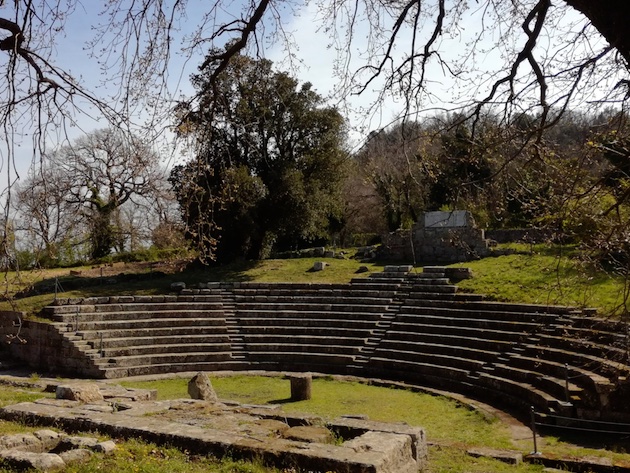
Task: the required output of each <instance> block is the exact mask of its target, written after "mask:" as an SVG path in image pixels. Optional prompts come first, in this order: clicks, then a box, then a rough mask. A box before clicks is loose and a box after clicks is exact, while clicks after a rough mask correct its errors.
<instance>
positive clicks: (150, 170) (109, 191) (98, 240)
mask: <svg viewBox="0 0 630 473" xmlns="http://www.w3.org/2000/svg"><path fill="white" fill-rule="evenodd" d="M49 159H50V160H51V162H52V165H53V166H54V168H55V169H57V170H58V172H60V173H62V174H63V175H65V176H67V179H68V182H69V185H68V187H67V194H66V201H67V203H68V204H70V205H73V206H75V207H76V208H77V209H79V211H80V212H81V213H82V215H83V217H84V218H85V219H86V221H87V222H88V224H89V226H90V240H91V243H92V257H94V258H98V257H102V256H106V255H107V254H109V252H110V250H111V249H112V248H113V247H116V248H118V249H120V248H121V247H123V242H122V241H121V240H120V238H121V233H120V232H119V231H118V230H117V228H116V225H115V221H114V217H116V216H117V215H118V214H117V212H118V210H119V209H120V207H121V206H123V205H124V204H125V203H127V202H128V201H132V200H133V199H134V198H138V197H148V196H150V195H151V194H152V193H153V192H154V190H155V188H156V182H157V181H160V180H161V179H163V177H164V176H163V173H162V171H161V169H160V167H159V158H158V156H157V155H156V153H155V152H154V151H153V150H152V149H151V148H150V147H149V146H147V145H146V144H145V143H143V142H142V141H141V140H139V139H138V138H136V137H135V136H132V135H127V134H124V133H123V132H121V131H119V130H115V129H104V130H99V131H95V132H93V133H91V134H89V135H86V136H85V137H83V138H80V139H78V140H76V141H75V142H74V143H73V144H72V145H69V146H65V147H63V148H61V149H60V150H59V151H58V152H56V153H55V154H54V155H53V156H51V157H50V158H49Z"/></svg>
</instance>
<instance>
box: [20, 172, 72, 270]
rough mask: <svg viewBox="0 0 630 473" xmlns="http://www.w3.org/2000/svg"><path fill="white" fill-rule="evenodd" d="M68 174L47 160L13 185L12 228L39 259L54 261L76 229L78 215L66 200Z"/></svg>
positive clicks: (68, 182) (68, 185)
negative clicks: (13, 216)
mask: <svg viewBox="0 0 630 473" xmlns="http://www.w3.org/2000/svg"><path fill="white" fill-rule="evenodd" d="M68 177H69V176H67V175H65V174H64V173H62V172H61V171H60V170H59V169H57V168H54V167H53V166H51V165H50V164H49V163H47V164H46V165H44V166H42V167H39V168H37V169H33V170H32V171H31V173H30V174H29V175H28V176H27V177H26V179H25V180H23V181H21V182H20V183H19V184H18V186H17V189H16V200H15V204H16V205H15V206H16V222H17V224H16V226H17V228H16V231H17V232H18V234H20V233H21V234H22V235H26V237H25V238H23V239H24V240H26V241H27V242H28V243H29V248H28V249H29V250H30V251H32V252H33V253H36V254H38V256H39V257H38V259H39V260H49V261H50V262H54V261H56V260H58V259H59V257H60V255H59V251H60V250H61V248H62V247H64V246H66V245H69V244H70V240H72V239H73V237H74V236H75V235H76V234H77V233H79V230H78V229H79V227H80V225H81V221H82V219H81V215H80V214H79V213H78V212H77V211H76V210H77V209H76V208H74V207H73V206H71V205H70V204H69V203H68V201H67V197H68V194H67V192H68V190H69V188H70V181H69V179H68Z"/></svg>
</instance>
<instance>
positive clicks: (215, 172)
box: [171, 56, 344, 261]
mask: <svg viewBox="0 0 630 473" xmlns="http://www.w3.org/2000/svg"><path fill="white" fill-rule="evenodd" d="M213 72H214V69H213V68H212V66H209V67H207V68H206V69H203V70H201V72H200V73H199V74H198V75H196V76H195V77H194V79H193V83H194V85H195V87H196V89H197V91H198V94H199V103H198V104H196V105H195V106H194V107H192V106H190V105H183V106H182V107H181V108H180V110H179V113H180V114H181V115H182V116H183V119H182V124H181V126H180V132H181V133H183V134H187V135H192V136H193V137H194V138H195V140H196V142H197V144H198V146H197V153H196V154H197V155H196V157H195V158H194V159H193V160H192V161H190V162H189V163H187V164H185V165H183V166H179V167H177V168H175V169H174V170H173V173H172V174H171V182H172V184H173V188H174V190H175V193H176V195H177V198H178V201H179V203H180V207H181V209H182V213H183V217H184V221H185V222H186V223H187V236H188V237H189V238H190V239H191V240H192V241H193V242H194V243H195V245H196V246H197V247H198V248H199V249H200V250H201V253H202V255H204V256H205V259H217V260H219V261H229V260H233V259H235V258H238V257H245V258H251V259H258V258H263V257H266V256H268V255H269V254H270V252H271V250H272V249H276V250H279V251H282V250H287V249H292V248H295V247H298V246H300V245H304V244H308V243H309V242H313V241H315V240H318V239H328V238H329V237H330V234H331V230H332V229H333V224H334V223H335V222H338V221H339V220H340V218H341V217H340V215H341V210H340V209H341V205H340V199H339V195H340V187H341V183H342V181H343V177H344V174H343V168H344V152H343V149H342V146H343V140H344V121H343V119H342V117H341V115H340V114H339V112H338V111H337V110H336V109H334V108H331V107H325V106H324V105H323V101H322V98H321V97H320V96H319V95H318V94H317V93H316V92H314V91H313V90H312V86H311V84H309V83H306V84H303V85H302V86H298V83H297V81H296V80H295V79H293V78H292V77H290V76H289V75H287V74H286V73H283V72H275V71H274V70H273V69H272V63H271V62H270V61H266V60H254V59H251V58H248V57H244V56H239V57H237V58H234V61H233V62H231V63H230V66H228V68H227V69H226V70H224V71H223V72H221V74H219V76H218V78H217V80H216V82H215V83H214V84H213V86H212V87H210V85H209V77H210V76H211V75H212V74H213Z"/></svg>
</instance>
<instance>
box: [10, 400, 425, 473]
mask: <svg viewBox="0 0 630 473" xmlns="http://www.w3.org/2000/svg"><path fill="white" fill-rule="evenodd" d="M0 417H2V418H3V419H6V420H17V421H22V422H27V423H31V424H36V425H47V426H52V425H54V426H56V427H59V428H63V429H64V430H66V431H69V432H77V431H83V432H85V431H91V432H100V433H102V434H105V435H109V436H111V437H115V438H120V437H124V438H142V439H144V440H146V441H150V442H154V443H156V444H162V445H164V444H168V445H172V446H175V447H179V448H183V449H186V450H187V451H190V452H194V453H200V454H211V455H214V456H217V457H223V456H226V455H229V456H230V457H232V458H243V459H259V460H262V461H263V462H264V463H265V464H269V465H274V466H277V467H280V468H292V467H299V468H300V469H302V470H308V471H313V472H326V471H336V472H338V473H416V472H418V471H421V470H422V469H423V468H424V466H425V464H426V459H427V443H426V437H425V432H424V431H423V430H422V429H420V428H417V427H410V426H407V425H404V424H386V423H381V422H373V421H369V420H364V419H357V418H338V419H335V420H333V421H325V420H324V419H322V418H320V417H316V416H309V415H301V416H300V415H297V416H296V415H291V414H286V413H284V412H283V411H282V410H281V409H280V407H279V406H250V405H242V404H238V403H232V402H226V403H223V402H217V403H211V402H207V401H199V400H191V399H180V400H171V401H122V402H107V401H104V402H96V403H93V404H82V403H79V402H77V401H68V400H63V399H41V400H38V401H35V402H25V403H20V404H16V405H13V406H7V407H5V408H3V409H2V410H0Z"/></svg>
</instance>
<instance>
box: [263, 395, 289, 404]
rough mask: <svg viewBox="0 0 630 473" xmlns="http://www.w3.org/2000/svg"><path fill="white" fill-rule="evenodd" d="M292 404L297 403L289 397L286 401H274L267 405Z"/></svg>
mask: <svg viewBox="0 0 630 473" xmlns="http://www.w3.org/2000/svg"><path fill="white" fill-rule="evenodd" d="M292 402H295V401H294V400H293V399H291V398H290V397H289V398H284V399H274V400H273V401H268V402H267V404H290V403H292Z"/></svg>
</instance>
